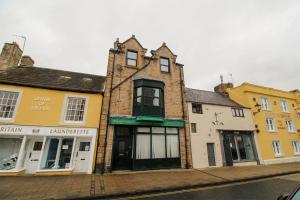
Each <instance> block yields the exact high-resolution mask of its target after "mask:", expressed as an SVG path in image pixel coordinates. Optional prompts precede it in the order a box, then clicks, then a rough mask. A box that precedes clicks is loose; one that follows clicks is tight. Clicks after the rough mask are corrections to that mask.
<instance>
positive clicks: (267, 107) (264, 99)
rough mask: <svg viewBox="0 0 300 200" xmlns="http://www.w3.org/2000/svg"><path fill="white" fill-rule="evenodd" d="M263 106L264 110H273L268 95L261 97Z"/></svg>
mask: <svg viewBox="0 0 300 200" xmlns="http://www.w3.org/2000/svg"><path fill="white" fill-rule="evenodd" d="M261 108H262V109H263V110H268V111H270V110H271V107H270V104H269V100H268V98H267V97H261Z"/></svg>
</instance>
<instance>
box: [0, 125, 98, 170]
mask: <svg viewBox="0 0 300 200" xmlns="http://www.w3.org/2000/svg"><path fill="white" fill-rule="evenodd" d="M96 132H97V129H92V128H66V127H39V126H14V125H1V126H0V173H19V172H25V173H27V174H38V173H53V172H72V173H73V172H75V173H92V167H93V165H92V163H93V159H94V149H95V140H96Z"/></svg>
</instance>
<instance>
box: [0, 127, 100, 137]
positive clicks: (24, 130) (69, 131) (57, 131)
mask: <svg viewBox="0 0 300 200" xmlns="http://www.w3.org/2000/svg"><path fill="white" fill-rule="evenodd" d="M96 130H97V129H96V128H65V127H45V126H43V127H42V126H14V125H0V136H1V135H41V136H93V135H96V132H97V131H96Z"/></svg>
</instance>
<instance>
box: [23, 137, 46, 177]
mask: <svg viewBox="0 0 300 200" xmlns="http://www.w3.org/2000/svg"><path fill="white" fill-rule="evenodd" d="M42 146H43V139H42V138H34V139H30V140H29V142H28V148H27V152H26V162H25V169H26V172H27V173H29V174H33V173H35V172H36V171H37V170H38V165H39V163H40V162H39V160H40V156H41V150H42Z"/></svg>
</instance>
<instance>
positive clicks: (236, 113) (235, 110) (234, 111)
mask: <svg viewBox="0 0 300 200" xmlns="http://www.w3.org/2000/svg"><path fill="white" fill-rule="evenodd" d="M231 111H232V116H233V117H245V115H244V110H243V109H242V108H231Z"/></svg>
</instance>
